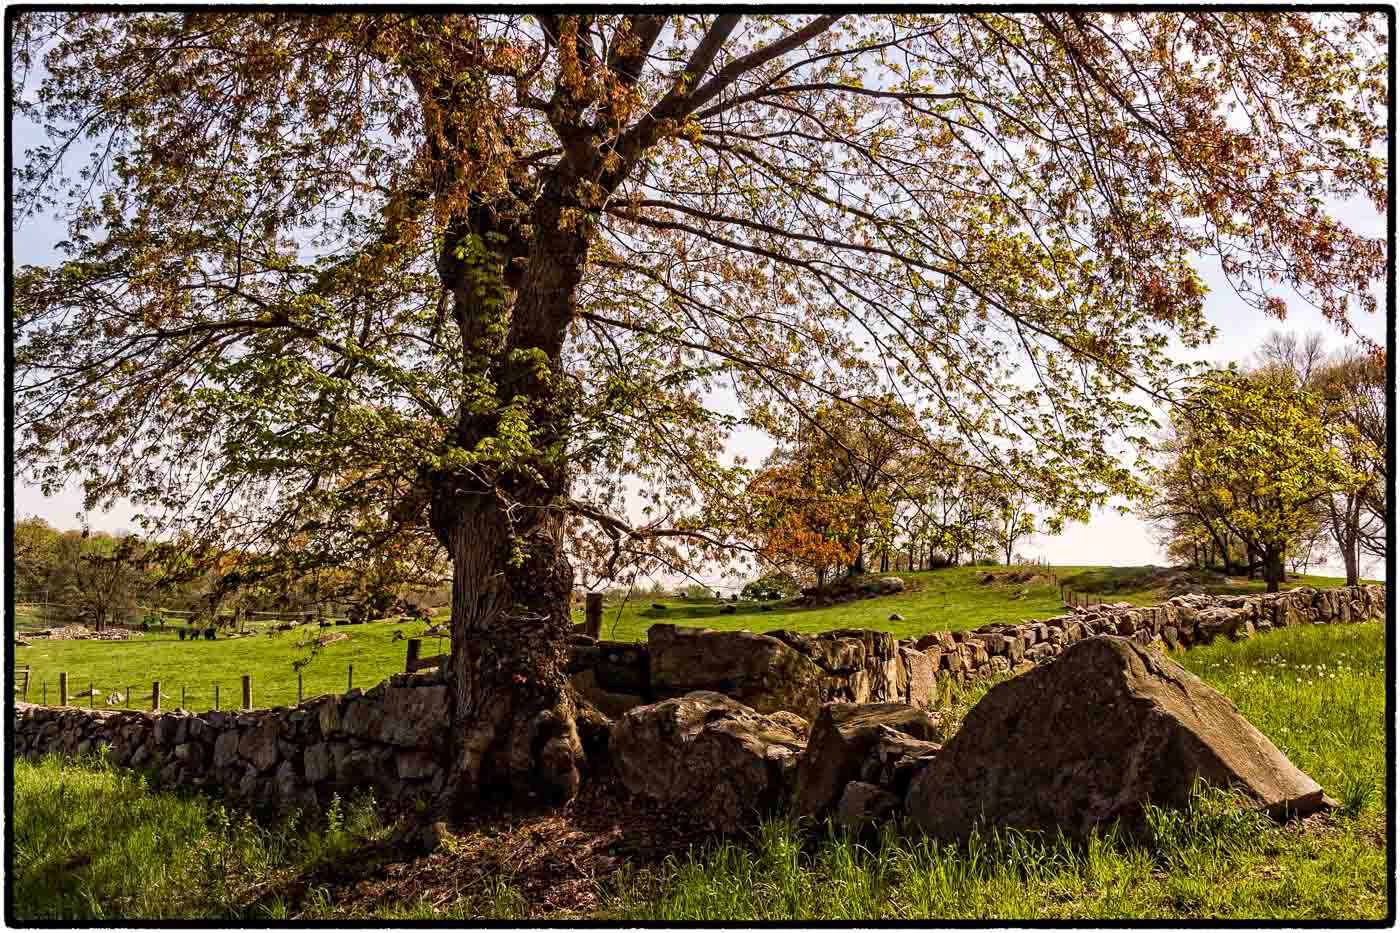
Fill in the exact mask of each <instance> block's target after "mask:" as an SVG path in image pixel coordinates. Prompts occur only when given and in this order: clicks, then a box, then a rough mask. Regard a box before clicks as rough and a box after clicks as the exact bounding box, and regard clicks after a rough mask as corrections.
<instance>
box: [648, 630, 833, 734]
mask: <svg viewBox="0 0 1400 933" xmlns="http://www.w3.org/2000/svg"><path fill="white" fill-rule="evenodd" d="M647 648H648V654H649V655H650V658H651V689H652V694H653V695H654V696H655V697H656V698H657V699H667V698H670V697H678V696H684V695H686V694H687V693H691V692H694V691H696V690H713V691H715V692H717V693H723V694H724V695H725V696H728V697H731V698H733V699H736V700H739V701H740V702H741V703H744V704H745V705H747V706H751V707H753V708H754V709H755V710H757V711H758V712H760V713H776V712H777V711H779V710H787V711H789V712H793V713H797V714H798V715H799V716H803V717H806V718H811V717H812V716H814V715H816V712H817V710H818V709H819V708H820V707H821V704H822V702H823V701H824V700H825V699H826V697H825V692H826V689H827V685H826V677H825V676H824V675H823V673H822V669H821V668H820V667H818V666H817V665H816V664H815V663H813V662H812V661H811V659H809V658H807V657H805V656H804V655H803V654H802V653H801V652H799V651H796V650H794V649H793V648H791V647H789V646H788V645H786V644H784V643H783V642H782V641H781V640H779V639H777V638H773V637H771V636H768V635H755V634H753V633H752V632H720V631H715V630H714V629H707V628H689V627H685V626H676V625H666V624H657V625H653V626H652V627H651V628H650V629H648V630H647Z"/></svg>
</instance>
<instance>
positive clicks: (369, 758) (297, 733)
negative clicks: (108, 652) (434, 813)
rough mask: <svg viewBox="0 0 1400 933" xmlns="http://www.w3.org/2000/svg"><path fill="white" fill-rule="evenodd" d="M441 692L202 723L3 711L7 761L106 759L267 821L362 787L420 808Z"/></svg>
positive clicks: (435, 774)
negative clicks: (266, 814) (261, 812)
mask: <svg viewBox="0 0 1400 933" xmlns="http://www.w3.org/2000/svg"><path fill="white" fill-rule="evenodd" d="M446 722H447V687H446V685H445V684H444V683H442V681H441V679H440V677H439V675H438V674H437V673H436V672H433V673H427V674H397V675H395V676H394V677H391V678H390V679H389V680H387V681H385V682H383V683H381V684H379V685H378V686H376V687H374V688H372V689H370V690H367V691H366V690H361V689H359V688H356V689H354V690H351V691H349V692H348V693H345V694H342V695H334V694H328V695H326V696H320V697H315V698H313V699H310V700H307V701H305V702H303V703H301V704H300V705H298V706H292V707H274V708H272V709H260V710H251V711H219V710H215V711H211V712H206V713H187V712H184V711H174V712H151V713H148V712H137V711H128V710H87V709H80V708H74V707H68V708H63V707H46V706H37V705H34V704H29V703H16V704H15V731H14V741H15V751H16V752H17V753H18V754H22V755H38V754H42V753H45V752H51V751H58V752H62V753H64V754H66V755H81V754H85V753H87V752H89V751H96V750H97V749H99V748H101V747H102V746H104V745H106V746H109V748H108V750H107V757H108V760H109V761H111V762H112V763H113V764H115V765H118V766H124V767H128V768H133V769H136V770H141V771H145V772H147V773H148V774H149V775H150V776H151V779H152V781H153V782H154V783H156V784H159V785H183V786H191V787H199V788H204V789H208V790H214V791H218V792H219V793H220V794H221V795H222V796H224V797H227V798H231V799H234V800H239V801H242V802H244V803H246V804H248V805H250V806H253V807H256V808H263V809H272V810H274V811H282V812H285V811H288V810H291V809H293V808H296V807H302V808H308V809H309V808H315V807H324V806H325V805H326V804H328V803H329V801H330V797H331V794H332V793H333V792H337V791H338V792H340V793H341V795H342V796H345V795H347V794H348V793H350V792H352V791H354V790H356V789H358V788H365V787H368V788H373V789H374V790H375V792H376V795H377V796H378V799H380V800H410V799H414V798H417V797H429V796H432V795H434V794H436V793H437V792H438V791H440V790H441V789H442V787H443V783H444V774H443V771H442V769H441V767H440V763H439V762H438V760H437V754H438V751H440V750H441V749H442V748H444V747H445V744H446V731H445V726H446Z"/></svg>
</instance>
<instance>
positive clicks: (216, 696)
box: [214, 684, 219, 709]
mask: <svg viewBox="0 0 1400 933" xmlns="http://www.w3.org/2000/svg"><path fill="white" fill-rule="evenodd" d="M218 708H219V685H218V684H215V685H214V709H218Z"/></svg>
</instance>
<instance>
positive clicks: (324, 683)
mask: <svg viewBox="0 0 1400 933" xmlns="http://www.w3.org/2000/svg"><path fill="white" fill-rule="evenodd" d="M1001 569H1004V568H994V567H991V568H989V567H952V568H948V569H945V570H934V571H926V572H921V573H907V574H899V576H902V577H903V578H904V579H905V580H906V581H907V582H908V584H909V589H908V590H907V591H905V592H903V593H900V594H897V595H894V596H884V597H877V598H874V599H866V600H859V601H857V602H853V603H847V604H845V605H841V606H831V607H826V608H816V609H799V608H791V607H783V606H774V607H773V608H771V609H769V610H767V611H764V609H763V608H762V605H764V604H759V603H753V602H747V601H740V602H738V603H733V604H731V603H728V602H721V601H717V600H686V599H676V598H672V599H664V600H657V599H655V598H653V597H650V596H639V597H637V598H636V599H633V600H630V601H628V602H626V603H625V604H622V605H616V606H609V607H606V609H605V610H604V614H603V636H604V637H605V638H613V639H618V640H624V641H641V640H645V639H646V632H647V629H648V628H650V627H651V626H652V625H654V624H656V623H657V622H672V623H675V624H678V625H700V626H708V627H711V628H717V629H749V630H751V631H755V632H766V631H772V630H774V629H780V628H786V629H792V630H794V631H798V632H824V631H830V630H831V629H837V628H869V629H880V630H884V631H890V632H894V633H895V634H896V635H899V636H900V637H910V636H918V635H924V634H927V633H928V632H934V631H954V630H958V629H968V628H977V627H978V626H981V625H985V624H987V623H989V622H1018V621H1020V620H1022V619H1045V618H1049V617H1051V616H1054V615H1058V614H1060V613H1062V612H1063V611H1064V608H1063V606H1062V604H1061V603H1060V590H1059V586H1058V585H1057V583H1056V582H1054V581H1055V579H1058V580H1059V581H1060V582H1064V583H1068V584H1070V585H1072V586H1074V587H1075V589H1076V590H1079V591H1081V592H1102V593H1103V600H1104V601H1120V600H1121V601H1124V602H1134V603H1138V604H1140V605H1150V604H1152V603H1155V602H1160V601H1161V599H1162V598H1164V596H1165V594H1164V593H1163V592H1162V591H1161V590H1160V589H1153V588H1151V587H1150V586H1147V585H1145V584H1146V583H1148V582H1150V581H1151V579H1152V576H1151V574H1150V573H1149V571H1150V568H1131V567H1126V568H1125V567H1109V568H1105V567H1051V568H1037V572H1039V573H1041V574H1042V576H1043V577H1044V582H1039V583H1010V584H1008V583H991V584H986V583H983V582H981V581H982V580H983V579H984V578H985V577H986V575H987V574H988V572H991V571H1000V570H1001ZM1342 582H1344V581H1342V580H1338V579H1336V578H1329V577H1299V578H1295V579H1293V580H1290V583H1289V585H1290V586H1301V585H1311V586H1338V585H1340V584H1341V583H1342ZM1262 587H1263V584H1262V583H1258V582H1254V583H1251V582H1248V581H1241V582H1239V583H1236V584H1228V585H1223V586H1219V585H1218V586H1216V589H1217V590H1218V591H1220V592H1255V591H1258V590H1260V589H1262ZM653 603H658V604H660V605H663V606H665V608H664V609H657V608H654V606H653ZM730 605H732V606H733V607H734V609H735V612H734V613H733V614H732V615H731V614H726V613H724V611H723V610H724V609H725V607H727V606H730ZM894 613H898V614H899V615H901V616H903V617H904V618H903V620H902V621H900V620H891V619H890V616H891V615H892V614H894ZM576 618H577V619H578V621H580V622H581V621H583V611H582V609H579V610H577V612H576ZM426 627H427V626H426V624H425V623H423V622H404V623H399V622H371V623H368V624H365V625H353V626H341V627H333V628H330V629H327V631H329V632H343V633H346V634H349V635H350V638H349V639H347V640H345V641H341V642H337V643H335V644H333V645H329V646H327V647H325V648H323V649H320V650H319V651H317V652H314V654H313V652H312V651H311V650H310V649H309V648H307V647H306V646H305V645H304V644H303V642H304V641H306V640H307V639H310V638H313V637H314V636H315V633H316V630H315V629H314V628H313V627H311V626H306V627H302V628H297V629H294V630H292V631H289V632H276V633H273V634H265V633H264V634H259V635H255V636H251V637H245V638H239V639H233V640H223V639H219V640H215V641H212V642H210V641H202V640H201V641H195V642H188V641H179V640H178V639H177V638H176V636H175V634H174V632H173V631H170V632H167V633H164V634H161V633H154V632H153V633H150V634H146V635H142V636H140V637H136V638H132V639H130V640H127V641H56V642H45V641H43V640H40V639H36V640H35V641H34V642H33V647H29V648H17V649H16V651H15V658H16V662H17V663H18V664H20V665H24V664H28V665H30V666H31V667H32V669H33V673H32V675H31V686H30V690H29V699H30V700H31V701H34V702H40V701H43V700H44V699H45V698H46V697H47V701H48V702H50V703H57V702H58V674H59V672H60V671H66V672H67V673H68V683H69V691H70V695H75V694H77V693H79V692H82V691H86V690H87V689H88V688H89V685H92V686H94V687H95V688H96V689H97V690H98V693H99V696H98V698H97V699H96V701H95V702H94V703H93V704H92V705H95V706H98V707H103V706H105V705H106V703H105V700H106V698H107V697H108V696H109V695H110V694H111V693H112V692H113V691H116V692H120V693H121V694H123V695H125V694H127V693H128V692H132V693H133V694H134V696H135V698H136V699H135V700H131V699H124V700H123V702H122V704H117V705H125V704H133V705H135V706H139V707H142V708H149V707H150V700H151V684H152V682H153V681H157V680H159V681H160V682H161V692H162V693H164V694H165V695H166V696H167V697H168V699H165V700H163V701H162V704H161V705H162V706H163V707H166V708H174V707H176V706H178V705H180V704H181V702H182V693H181V691H182V690H183V691H184V693H183V697H184V700H183V702H184V703H185V707H186V708H187V709H196V710H205V709H212V708H213V706H214V687H215V686H216V685H217V686H218V687H219V697H220V704H221V705H222V706H224V707H229V706H233V705H236V704H237V703H238V702H240V697H241V693H240V691H241V678H242V675H243V674H250V675H252V677H253V705H254V706H276V705H280V704H285V703H293V702H295V701H296V698H297V676H296V670H295V669H294V668H293V666H292V665H293V662H296V661H300V660H306V661H307V663H306V665H305V667H304V668H303V669H302V681H303V691H304V696H307V697H311V696H316V695H318V694H321V693H328V692H334V691H342V690H344V689H346V684H347V683H348V682H349V679H348V675H349V673H350V672H349V667H350V666H352V665H353V667H354V684H355V685H356V686H361V687H370V686H373V685H374V684H376V683H378V682H379V681H381V680H383V679H384V678H385V677H388V676H389V675H390V674H393V673H397V672H399V671H402V670H403V669H404V660H405V655H406V653H407V646H406V645H405V644H404V641H403V638H415V637H418V636H419V635H420V634H421V633H422V632H423V630H424V629H425V628H426ZM400 635H402V638H400V637H399V636H400ZM448 647H449V646H448V642H447V640H446V639H429V640H428V641H426V642H425V643H424V645H423V653H424V655H425V656H426V655H432V654H438V653H441V652H445V651H447V650H448ZM128 688H134V689H133V690H132V691H128ZM71 702H77V703H79V704H80V705H88V704H89V700H88V698H87V697H83V698H82V699H81V700H77V701H71Z"/></svg>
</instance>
